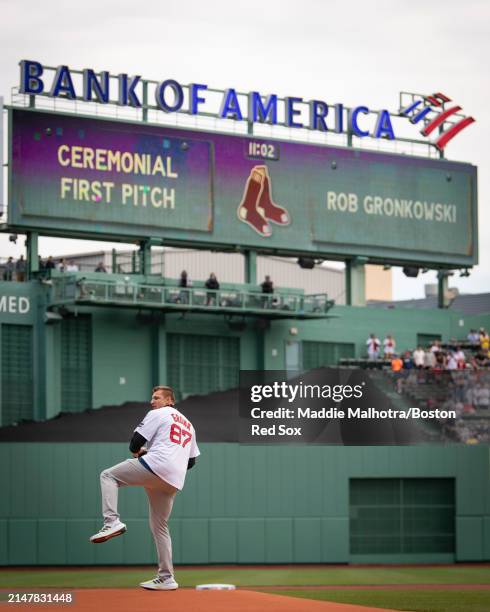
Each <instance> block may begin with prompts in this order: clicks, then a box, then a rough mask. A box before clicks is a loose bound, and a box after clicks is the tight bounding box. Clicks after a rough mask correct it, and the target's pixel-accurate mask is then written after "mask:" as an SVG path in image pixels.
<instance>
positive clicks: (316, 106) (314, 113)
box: [309, 100, 328, 132]
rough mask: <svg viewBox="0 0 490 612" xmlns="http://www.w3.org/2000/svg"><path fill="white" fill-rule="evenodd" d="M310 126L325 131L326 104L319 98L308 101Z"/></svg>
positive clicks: (326, 129)
mask: <svg viewBox="0 0 490 612" xmlns="http://www.w3.org/2000/svg"><path fill="white" fill-rule="evenodd" d="M309 104H310V128H311V129H312V130H320V132H327V131H328V128H327V122H326V121H325V117H326V116H327V115H328V104H326V103H325V102H322V101H321V100H312V101H311V102H310V103H309Z"/></svg>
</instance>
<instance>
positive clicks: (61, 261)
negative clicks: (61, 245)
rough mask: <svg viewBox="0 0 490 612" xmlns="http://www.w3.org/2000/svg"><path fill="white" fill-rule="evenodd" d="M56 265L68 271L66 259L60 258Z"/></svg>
mask: <svg viewBox="0 0 490 612" xmlns="http://www.w3.org/2000/svg"><path fill="white" fill-rule="evenodd" d="M56 267H57V268H58V270H59V271H60V272H66V260H65V259H60V260H59V262H58V264H57V266H56Z"/></svg>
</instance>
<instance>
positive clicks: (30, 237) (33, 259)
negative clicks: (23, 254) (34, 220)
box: [26, 232, 39, 280]
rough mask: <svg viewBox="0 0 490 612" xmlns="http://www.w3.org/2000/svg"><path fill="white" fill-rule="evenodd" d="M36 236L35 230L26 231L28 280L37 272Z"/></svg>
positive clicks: (37, 235)
mask: <svg viewBox="0 0 490 612" xmlns="http://www.w3.org/2000/svg"><path fill="white" fill-rule="evenodd" d="M38 237H39V234H38V233H37V232H27V239H26V247H27V275H26V277H27V280H30V279H31V278H33V277H34V275H35V274H36V273H37V272H39V257H38Z"/></svg>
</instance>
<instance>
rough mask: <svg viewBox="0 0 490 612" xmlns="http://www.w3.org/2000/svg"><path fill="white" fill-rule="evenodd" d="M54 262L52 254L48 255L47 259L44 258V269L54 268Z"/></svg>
mask: <svg viewBox="0 0 490 612" xmlns="http://www.w3.org/2000/svg"><path fill="white" fill-rule="evenodd" d="M55 267H56V266H55V263H54V261H53V256H52V255H50V256H49V257H48V259H47V260H46V270H54V269H55Z"/></svg>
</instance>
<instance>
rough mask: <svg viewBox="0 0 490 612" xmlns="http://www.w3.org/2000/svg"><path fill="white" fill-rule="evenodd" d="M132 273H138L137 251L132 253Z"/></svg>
mask: <svg viewBox="0 0 490 612" xmlns="http://www.w3.org/2000/svg"><path fill="white" fill-rule="evenodd" d="M131 274H136V251H133V252H132V253H131Z"/></svg>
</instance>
